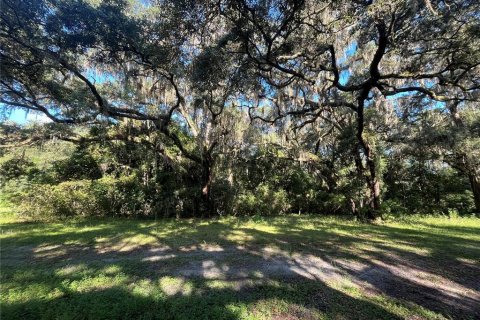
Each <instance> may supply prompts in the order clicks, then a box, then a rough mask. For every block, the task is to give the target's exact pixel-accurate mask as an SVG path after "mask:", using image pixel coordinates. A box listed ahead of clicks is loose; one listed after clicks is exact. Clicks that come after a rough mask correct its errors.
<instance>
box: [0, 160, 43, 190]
mask: <svg viewBox="0 0 480 320" xmlns="http://www.w3.org/2000/svg"><path fill="white" fill-rule="evenodd" d="M36 172H37V169H36V167H35V164H34V163H33V162H32V161H29V160H26V159H24V158H19V159H17V158H13V159H10V160H7V161H5V162H4V163H2V164H1V165H0V184H1V185H3V184H5V183H6V182H7V181H9V180H12V179H17V178H20V177H22V176H29V177H32V176H33V175H34V174H35V173H36Z"/></svg>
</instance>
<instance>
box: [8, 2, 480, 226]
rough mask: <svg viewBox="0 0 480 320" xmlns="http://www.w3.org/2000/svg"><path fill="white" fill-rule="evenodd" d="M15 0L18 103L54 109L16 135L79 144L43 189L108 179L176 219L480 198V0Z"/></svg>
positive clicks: (410, 206)
mask: <svg viewBox="0 0 480 320" xmlns="http://www.w3.org/2000/svg"><path fill="white" fill-rule="evenodd" d="M1 8H2V10H1V13H0V16H1V21H0V41H1V42H0V43H1V50H0V53H1V66H0V68H1V79H0V81H1V82H0V85H1V99H0V103H1V108H2V110H3V113H4V116H8V114H9V112H11V110H15V109H24V110H28V111H29V112H35V113H42V114H44V115H45V116H46V117H47V118H48V119H49V120H50V121H51V123H48V124H45V125H43V126H40V127H38V126H36V127H29V128H15V127H14V126H12V125H9V124H8V123H4V125H3V126H2V144H3V146H4V147H9V146H12V145H14V144H16V145H18V144H22V143H23V144H35V143H37V144H38V143H41V142H42V141H46V140H49V139H50V140H51V139H52V137H54V138H55V139H60V140H65V141H69V142H73V143H74V144H76V145H77V146H78V147H77V150H76V151H75V152H74V153H72V155H71V157H72V158H71V161H73V163H69V164H68V165H64V167H63V169H61V165H60V166H59V165H57V166H56V167H55V166H53V167H52V168H50V169H49V170H50V171H49V172H50V173H49V174H47V175H49V177H50V178H45V177H43V178H42V179H37V180H35V179H33V180H32V181H37V182H35V183H37V184H41V185H42V186H43V187H44V188H54V187H58V185H59V184H61V183H63V182H65V181H72V180H75V179H77V180H78V179H83V178H88V179H90V182H89V183H90V184H89V188H90V187H91V184H92V183H93V182H92V181H95V180H101V179H104V180H105V179H106V177H107V176H108V177H110V178H111V179H113V180H112V181H114V182H115V183H114V185H115V187H112V188H114V189H115V188H119V189H118V190H117V191H118V192H117V193H115V192H113V193H115V194H117V197H116V198H115V197H113V198H115V199H116V200H115V201H116V202H115V201H114V200H112V199H113V198H112V199H110V198H109V199H108V201H107V200H105V201H106V203H112V201H113V202H115V203H120V204H128V203H129V201H131V199H130V198H129V196H128V195H129V194H132V195H133V194H137V193H138V194H141V197H140V196H139V200H138V205H135V206H134V207H136V208H142V210H141V211H142V212H145V211H146V209H145V208H146V207H145V206H146V205H147V204H148V207H149V208H152V207H153V208H154V209H152V210H153V211H152V212H157V211H158V212H160V213H161V214H164V215H175V214H177V215H178V214H179V213H181V215H186V214H187V215H195V216H210V215H214V214H232V213H236V212H238V213H239V214H240V213H241V214H253V213H256V212H258V213H265V212H271V211H276V212H277V213H280V212H308V213H350V214H353V215H355V216H358V217H364V218H367V219H374V218H376V217H377V216H379V215H382V214H383V213H385V212H388V211H402V212H408V213H410V212H429V211H432V210H433V211H439V212H448V211H449V210H458V211H461V212H468V211H477V212H478V211H480V110H479V108H478V103H479V99H480V96H479V92H480V90H479V89H480V72H479V71H480V50H478V48H479V45H480V36H479V34H480V23H479V19H478V17H479V12H480V4H479V3H478V1H473V0H472V1H468V0H467V1H465V0H463V1H436V0H410V1H395V0H388V1H384V0H379V1H369V0H363V1H362V0H356V1H314V0H310V1H309V0H304V1H300V0H298V1H294V0H259V1H247V0H202V1H190V0H163V1H120V0H119V1H97V0H91V1H87V0H85V1H77V0H41V1H38V0H25V1H15V0H13V1H12V0H2V1H1ZM87 158H88V159H90V158H91V159H90V160H92V161H90V160H89V161H87V162H88V165H86V166H83V167H78V168H77V169H76V170H74V171H75V172H73V175H72V174H66V173H65V172H63V173H62V170H64V171H69V169H68V168H75V163H74V162H75V161H77V160H78V161H80V162H81V160H79V159H87ZM75 159H77V160H75ZM65 161H66V160H65ZM17 164H19V162H17V163H16V164H15V163H10V164H8V165H6V166H5V168H4V171H5V172H11V170H12V168H11V166H12V165H13V166H14V167H15V165H17ZM9 165H10V167H9ZM24 167H25V166H24ZM85 167H87V169H88V170H87V169H86V170H84V171H85V172H86V173H85V174H79V173H81V172H83V171H82V170H83V169H82V168H85ZM97 167H98V170H96V169H94V170H93V171H95V172H98V174H97V175H95V176H89V172H90V171H91V170H90V169H92V168H97ZM23 169H25V168H23ZM23 169H21V168H16V169H15V170H16V171H18V172H26V171H25V170H23ZM9 170H10V171H9ZM15 170H13V171H15ZM22 170H23V171H22ZM78 174H79V176H78V177H77V176H76V175H78ZM82 175H83V176H82ZM15 176H20V174H16V175H15ZM127 176H128V177H130V179H132V180H131V181H130V182H128V183H127V182H125V184H122V183H120V184H119V181H123V180H122V179H123V178H125V177H127ZM62 177H63V178H62ZM122 177H123V178H122ZM39 181H40V182H39ZM97 182H98V181H97ZM112 183H113V182H112ZM127 185H128V186H129V187H127ZM97 186H98V185H97ZM120 186H121V187H120ZM105 188H106V189H108V188H110V187H105ZM94 189H95V188H94ZM100 189H102V188H100ZM89 190H90V189H89ZM102 190H103V189H102ZM119 190H120V191H119ZM121 190H123V191H121ZM132 190H137V191H138V192H137V193H135V192H133V191H132ZM62 192H63V193H64V191H62ZM102 192H103V193H102ZM102 192H100V193H98V192H97V193H95V192H93V193H88V192H87V198H92V197H96V198H98V197H100V195H102V194H106V193H108V192H107V191H105V190H103V191H102ZM122 192H123V193H122ZM118 194H122V196H121V197H120V196H118ZM50 197H52V195H50ZM47 198H48V197H47ZM119 199H120V200H119ZM165 199H169V200H168V201H167V200H165ZM71 201H73V200H71ZM67 207H68V206H67ZM106 207H112V206H111V205H106ZM155 208H156V209H155ZM129 210H130V211H132V210H133V209H129ZM129 210H126V212H127V211H129ZM134 211H135V210H134ZM137 211H138V210H137ZM147 211H148V210H147Z"/></svg>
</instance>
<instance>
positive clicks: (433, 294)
mask: <svg viewBox="0 0 480 320" xmlns="http://www.w3.org/2000/svg"><path fill="white" fill-rule="evenodd" d="M32 259H33V260H34V261H36V262H38V263H43V262H48V263H60V264H62V265H65V266H68V265H75V264H77V263H89V262H95V263H105V264H112V263H121V262H129V261H132V262H135V263H141V264H142V268H145V271H146V272H148V273H154V274H156V275H158V276H160V275H171V276H179V277H186V278H189V277H201V278H206V279H221V280H227V281H230V280H231V281H234V280H235V281H242V280H251V279H269V278H276V279H279V278H280V279H295V278H304V279H309V280H314V281H321V282H323V283H326V284H331V283H335V282H336V283H348V284H350V285H354V286H356V287H358V288H359V289H360V290H361V291H362V292H363V293H364V294H367V295H377V294H384V295H388V296H391V297H394V298H397V299H404V300H408V301H412V302H415V303H416V304H418V305H421V306H424V307H426V308H428V309H430V310H434V311H439V312H441V311H445V310H447V311H449V312H450V314H455V315H456V316H458V317H459V318H474V319H480V267H479V264H478V263H471V265H470V266H469V268H467V267H466V265H464V267H463V268H462V270H458V272H459V273H460V274H459V275H458V277H454V278H453V279H452V277H448V276H446V275H447V274H449V273H448V272H451V270H447V268H445V269H443V268H442V266H436V267H434V268H432V267H430V268H429V267H427V266H425V264H424V263H423V262H422V261H420V260H418V261H406V260H405V259H403V260H401V259H400V258H398V257H395V256H393V255H392V256H391V257H389V258H388V259H383V260H379V259H374V258H368V257H356V258H352V259H345V258H343V259H340V258H336V257H335V256H334V255H322V256H319V255H313V254H308V253H289V252H285V251H282V250H279V249H276V248H272V247H257V248H255V247H243V246H235V247H233V246H231V247H220V246H212V245H203V246H202V245H200V246H191V247H181V248H178V249H176V250H171V249H169V248H167V247H135V248H128V247H124V248H120V249H119V248H113V247H101V246H96V247H89V246H74V245H72V246H69V245H51V246H40V247H28V246H26V247H20V248H17V249H16V250H14V251H9V252H3V253H2V264H3V265H4V266H9V265H11V266H14V265H18V264H19V263H27V262H31V261H32ZM462 272H463V273H462ZM459 279H461V280H462V281H459Z"/></svg>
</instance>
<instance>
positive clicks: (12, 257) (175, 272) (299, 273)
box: [1, 216, 480, 319]
mask: <svg viewBox="0 0 480 320" xmlns="http://www.w3.org/2000/svg"><path fill="white" fill-rule="evenodd" d="M412 221H413V222H414V223H410V222H409V221H406V222H403V223H387V224H380V225H366V224H359V223H354V222H349V221H346V220H342V219H338V218H317V217H293V216H289V217H277V218H269V219H233V218H231V219H224V220H220V221H216V222H206V221H194V220H190V221H188V220H183V221H178V222H175V221H172V220H170V221H160V222H141V221H129V220H87V221H81V222H76V223H66V224H59V223H56V224H38V223H34V224H32V223H30V224H29V223H21V222H16V221H14V220H11V219H10V220H9V219H4V223H3V224H2V234H1V239H2V242H1V254H2V255H1V263H2V291H3V292H5V293H6V294H2V319H3V318H6V319H7V318H32V319H36V318H40V317H44V318H92V319H93V318H95V319H97V318H139V317H143V318H159V319H168V318H172V319H173V318H179V319H201V318H205V319H214V318H215V319H217V318H225V319H243V318H245V319H257V318H267V319H322V318H327V319H402V318H404V319H443V318H454V319H480V280H479V275H480V220H479V219H474V218H469V219H466V218H464V219H460V218H457V219H448V218H422V219H420V220H412Z"/></svg>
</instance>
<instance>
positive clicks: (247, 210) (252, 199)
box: [234, 183, 290, 215]
mask: <svg viewBox="0 0 480 320" xmlns="http://www.w3.org/2000/svg"><path fill="white" fill-rule="evenodd" d="M289 209H290V204H289V202H288V199H287V192H286V191H285V190H283V189H279V190H273V188H272V187H271V186H269V185H268V184H265V183H261V184H259V185H258V186H257V187H256V188H255V190H254V191H253V192H252V191H246V192H244V193H242V194H240V195H239V196H238V198H237V199H236V201H235V207H234V212H235V213H236V214H240V215H275V214H282V213H288V210H289Z"/></svg>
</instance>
